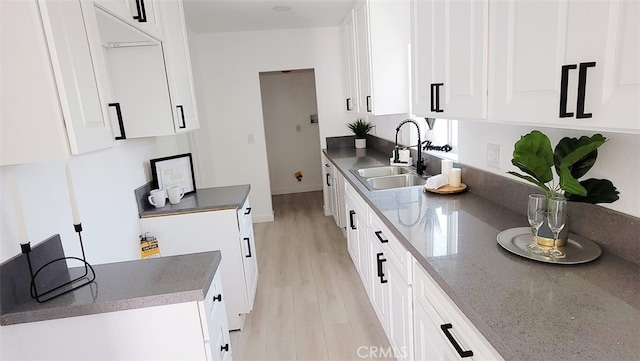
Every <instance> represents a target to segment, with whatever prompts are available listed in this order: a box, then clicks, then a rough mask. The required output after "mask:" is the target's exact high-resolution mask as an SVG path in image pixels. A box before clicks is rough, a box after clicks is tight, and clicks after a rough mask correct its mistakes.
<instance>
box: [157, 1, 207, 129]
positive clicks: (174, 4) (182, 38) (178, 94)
mask: <svg viewBox="0 0 640 361" xmlns="http://www.w3.org/2000/svg"><path fill="white" fill-rule="evenodd" d="M160 14H161V17H162V27H163V29H164V40H163V42H162V48H163V50H164V62H165V65H166V67H167V79H168V81H169V94H170V96H171V107H172V109H173V121H174V130H175V132H176V133H181V132H184V131H188V130H193V129H198V128H200V121H199V119H198V108H197V104H196V96H195V88H194V86H193V71H192V69H191V55H190V52H189V40H188V39H187V26H186V24H185V19H184V10H183V7H182V1H178V0H165V1H161V2H160Z"/></svg>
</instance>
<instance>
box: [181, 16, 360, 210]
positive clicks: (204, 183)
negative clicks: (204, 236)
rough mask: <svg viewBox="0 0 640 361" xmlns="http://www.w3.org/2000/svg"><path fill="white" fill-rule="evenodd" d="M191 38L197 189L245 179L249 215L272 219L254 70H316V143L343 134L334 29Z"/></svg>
mask: <svg viewBox="0 0 640 361" xmlns="http://www.w3.org/2000/svg"><path fill="white" fill-rule="evenodd" d="M190 36H191V38H190V39H189V40H190V44H194V43H195V47H196V49H197V54H192V61H193V63H194V67H195V68H197V69H195V72H196V73H197V74H198V75H197V76H196V78H195V83H196V93H197V98H198V110H199V113H200V118H201V121H200V123H201V129H200V130H199V131H196V132H195V133H194V137H193V138H195V139H194V142H193V146H194V152H195V153H197V158H198V161H197V164H198V171H199V176H198V177H199V179H200V180H201V184H200V186H201V187H213V186H222V185H230V184H241V183H249V184H251V203H252V207H254V211H255V214H254V220H255V221H258V222H259V221H270V220H273V207H272V203H271V197H270V181H269V176H268V167H267V153H266V144H265V132H264V125H263V116H262V107H261V100H260V82H259V75H258V74H259V73H260V72H266V71H275V70H289V69H314V70H315V74H316V94H317V101H318V117H319V119H320V123H319V130H320V141H321V147H323V148H324V147H325V146H326V143H325V137H329V136H339V135H348V134H349V132H348V129H347V128H346V126H345V123H346V122H347V121H348V118H347V116H346V114H345V112H344V111H343V107H342V106H343V104H342V102H343V98H344V96H343V94H342V75H341V57H340V38H339V33H338V28H319V29H302V30H274V31H257V32H253V31H250V32H236V33H218V34H195V33H190ZM194 55H195V56H194ZM194 58H196V59H195V60H194ZM250 135H252V136H253V143H251V142H250V141H249V139H248V138H249V136H250Z"/></svg>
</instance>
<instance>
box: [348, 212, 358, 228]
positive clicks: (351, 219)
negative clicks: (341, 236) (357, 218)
mask: <svg viewBox="0 0 640 361" xmlns="http://www.w3.org/2000/svg"><path fill="white" fill-rule="evenodd" d="M355 214H356V211H353V210H352V211H349V224H350V225H351V229H358V227H356V225H355V224H353V216H354V215H355Z"/></svg>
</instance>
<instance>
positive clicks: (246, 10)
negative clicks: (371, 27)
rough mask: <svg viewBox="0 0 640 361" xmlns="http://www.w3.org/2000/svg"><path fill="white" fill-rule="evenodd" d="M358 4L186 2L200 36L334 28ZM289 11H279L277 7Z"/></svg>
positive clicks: (331, 0) (334, 0)
mask: <svg viewBox="0 0 640 361" xmlns="http://www.w3.org/2000/svg"><path fill="white" fill-rule="evenodd" d="M353 3H354V0H282V1H274V0H184V12H185V18H186V22H187V26H188V27H189V28H190V29H191V30H193V31H195V32H197V33H220V32H233V31H259V30H276V29H303V28H319V27H334V26H339V25H340V24H341V23H342V20H343V19H344V17H345V15H346V14H347V12H348V11H349V9H350V8H351V6H352V4H353ZM276 6H279V7H282V6H284V7H289V8H290V9H289V10H288V11H275V10H274V7H276Z"/></svg>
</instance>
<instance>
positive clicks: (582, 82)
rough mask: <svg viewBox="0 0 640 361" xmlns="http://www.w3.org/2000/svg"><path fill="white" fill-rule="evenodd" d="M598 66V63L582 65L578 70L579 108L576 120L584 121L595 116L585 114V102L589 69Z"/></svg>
mask: <svg viewBox="0 0 640 361" xmlns="http://www.w3.org/2000/svg"><path fill="white" fill-rule="evenodd" d="M595 66H596V62H595V61H592V62H590V63H580V69H579V70H578V106H577V109H576V112H577V114H576V118H577V119H584V118H591V117H592V116H593V114H591V113H585V112H584V102H585V96H586V91H587V68H592V67H595Z"/></svg>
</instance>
